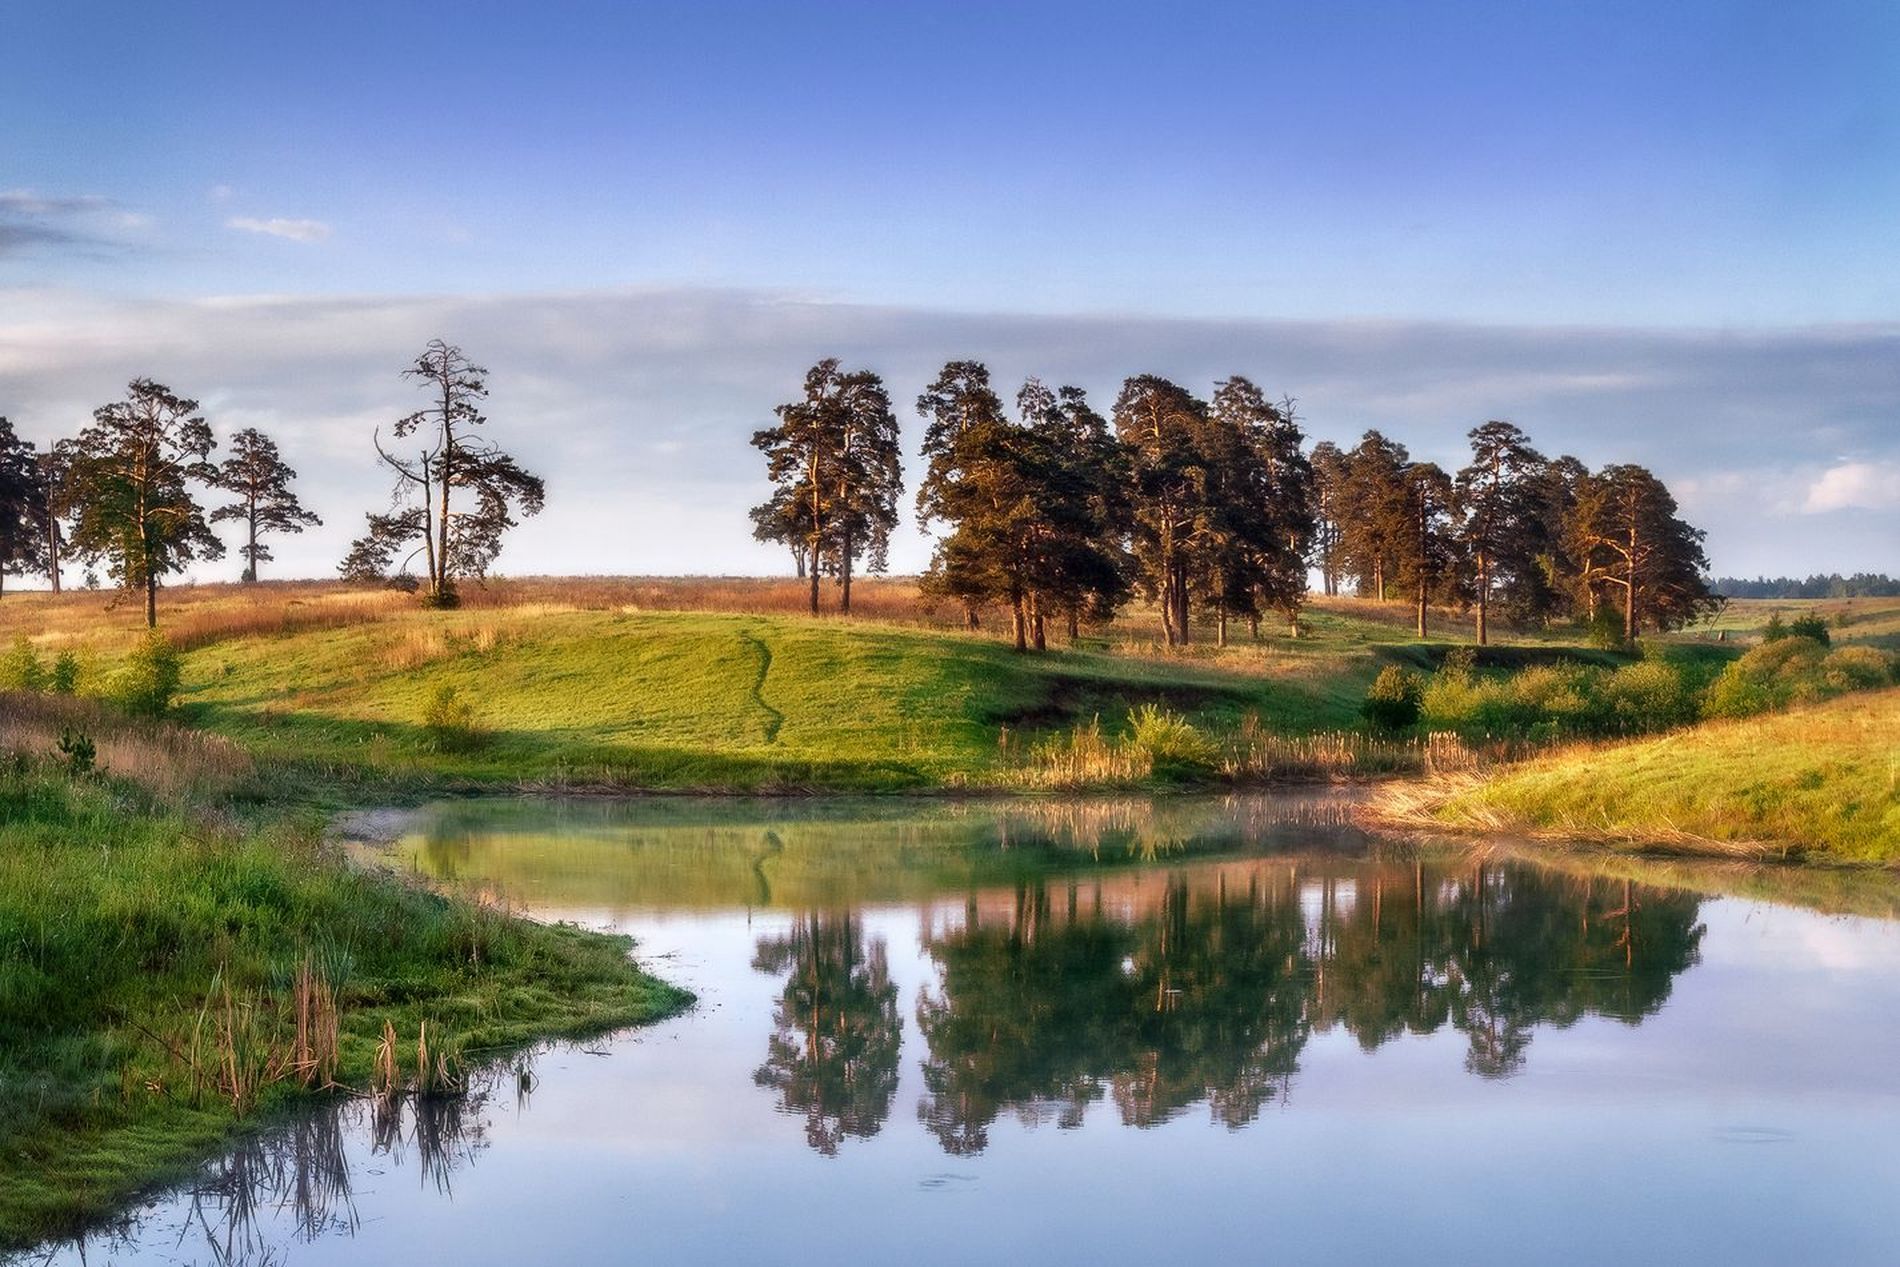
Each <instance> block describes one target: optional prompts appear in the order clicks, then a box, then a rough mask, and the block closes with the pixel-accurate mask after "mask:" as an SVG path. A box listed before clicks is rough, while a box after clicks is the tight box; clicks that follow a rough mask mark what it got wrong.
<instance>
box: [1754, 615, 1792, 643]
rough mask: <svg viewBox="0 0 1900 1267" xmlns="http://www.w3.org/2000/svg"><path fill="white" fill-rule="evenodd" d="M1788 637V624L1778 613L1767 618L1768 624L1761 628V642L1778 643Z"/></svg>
mask: <svg viewBox="0 0 1900 1267" xmlns="http://www.w3.org/2000/svg"><path fill="white" fill-rule="evenodd" d="M1787 636H1788V622H1787V621H1785V620H1783V619H1782V618H1781V613H1780V612H1775V613H1774V614H1773V615H1771V616H1769V617H1768V623H1767V624H1765V625H1763V626H1762V627H1761V640H1762V641H1763V642H1780V641H1781V640H1782V639H1783V638H1786V637H1787Z"/></svg>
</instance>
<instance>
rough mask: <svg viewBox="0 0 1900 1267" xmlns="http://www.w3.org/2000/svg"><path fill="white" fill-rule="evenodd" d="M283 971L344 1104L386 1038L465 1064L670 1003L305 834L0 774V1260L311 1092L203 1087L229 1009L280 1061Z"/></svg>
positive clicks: (517, 927) (117, 792)
mask: <svg viewBox="0 0 1900 1267" xmlns="http://www.w3.org/2000/svg"><path fill="white" fill-rule="evenodd" d="M306 957H309V958H310V959H311V961H313V962H315V963H318V964H321V965H324V966H325V968H326V971H327V973H328V976H329V979H330V981H331V984H333V985H334V986H335V987H336V997H337V1004H338V1015H339V1026H338V1033H337V1039H338V1043H337V1054H338V1062H337V1066H336V1079H337V1081H338V1082H340V1083H343V1084H347V1085H350V1086H355V1087H363V1086H367V1085H368V1083H369V1080H370V1075H371V1065H372V1061H373V1059H374V1057H375V1053H376V1049H377V1045H378V1041H379V1039H380V1036H381V1034H382V1030H383V1026H384V1024H385V1023H390V1024H393V1025H394V1026H395V1028H396V1031H397V1033H398V1035H399V1036H400V1037H401V1039H402V1041H403V1042H404V1044H405V1045H406V1049H412V1048H413V1046H414V1042H415V1039H416V1037H417V1034H418V1030H419V1027H420V1025H421V1024H422V1023H423V1022H424V1021H426V1022H428V1024H429V1025H430V1026H431V1032H432V1033H434V1034H437V1035H439V1036H440V1039H441V1041H444V1042H446V1043H448V1044H449V1045H450V1046H451V1047H453V1048H456V1049H459V1050H464V1051H470V1052H473V1051H476V1050H478V1049H488V1048H495V1047H501V1046H506V1045H510V1044H519V1043H523V1042H526V1041H529V1040H531V1039H535V1038H540V1037H544V1036H548V1035H552V1034H561V1033H569V1032H582V1031H592V1030H599V1029H603V1028H609V1027H614V1026H620V1025H627V1024H632V1023H634V1022H637V1021H641V1020H645V1019H648V1018H651V1017H653V1016H655V1015H657V1014H659V1013H661V1012H663V1011H665V1010H666V1009H668V1008H671V1007H673V1006H677V1004H678V1002H679V1001H680V999H681V996H680V995H679V994H678V993H677V992H675V991H673V990H671V989H670V988H668V987H666V986H664V985H661V984H660V983H658V982H656V981H655V980H653V979H652V978H650V977H648V976H646V975H645V974H643V973H642V972H640V971H639V969H638V968H636V967H635V966H634V965H633V963H632V961H631V960H630V959H629V958H628V957H627V944H626V941H625V939H623V938H616V937H608V936H603V935H597V934H592V933H585V932H582V931H580V930H577V929H572V928H560V927H548V926H542V925H538V924H532V923H527V922H524V921H519V920H515V919H512V918H509V917H508V916H507V915H505V914H502V913H500V912H497V911H493V910H490V909H486V908H483V907H480V906H477V905H475V904H473V903H471V902H468V901H464V900H460V899H452V898H447V897H443V896H440V895H437V894H434V893H430V892H427V891H424V890H421V889H418V888H415V887H412V886H409V885H407V884H404V883H402V882H400V881H398V880H396V879H394V878H392V877H391V876H389V875H387V874H384V873H372V872H366V871H362V870H357V869H353V868H351V867H349V866H347V865H345V864H344V862H343V860H342V859H341V858H340V857H339V856H337V854H336V853H335V851H334V850H333V849H331V848H329V847H326V846H325V845H324V844H323V842H322V838H321V834H320V830H319V822H318V821H317V819H316V817H315V816H314V815H304V816H298V815H290V816H282V815H278V816H273V817H272V819H271V820H270V821H265V822H256V823H242V822H232V821H215V820H209V819H206V818H204V817H202V816H193V815H191V814H189V813H188V812H187V811H186V810H185V809H183V808H182V807H181V806H180V805H177V804H168V803H164V802H162V801H159V800H157V799H155V798H152V797H150V796H148V795H146V794H145V793H144V792H143V791H142V790H141V789H140V788H138V787H136V786H134V785H131V784H127V783H121V782H115V781H107V780H100V779H80V780H73V779H69V778H67V777H66V776H65V775H64V774H63V773H60V772H57V771H55V770H52V769H50V768H44V767H42V768H34V767H30V766H27V767H22V766H21V765H19V764H18V763H16V764H14V765H13V766H11V767H10V768H8V769H7V770H5V771H4V772H0V1250H4V1249H5V1248H6V1247H8V1246H9V1245H22V1244H26V1243H30V1242H32V1241H34V1240H36V1239H40V1238H43V1237H46V1236H49V1235H59V1234H63V1233H67V1232H70V1231H72V1230H74V1229H76V1228H78V1227H81V1226H83V1225H84V1224H85V1223H86V1222H87V1221H88V1220H89V1219H93V1218H96V1217H99V1216H101V1215H102V1214H104V1213H106V1212H108V1211H110V1210H111V1209H113V1208H114V1207H115V1206H117V1205H119V1204H120V1203H122V1202H123V1201H124V1200H126V1199H127V1198H128V1197H129V1196H130V1195H132V1194H133V1193H134V1192H135V1191H137V1190H138V1189H139V1188H140V1187H142V1186H144V1185H146V1184H148V1183H151V1182H154V1181H156V1180H160V1179H164V1178H166V1177H170V1176H173V1175H177V1174H179V1173H180V1171H181V1168H182V1167H185V1166H188V1165H189V1164H190V1163H192V1162H193V1161H194V1160H195V1159H197V1158H198V1157H200V1156H202V1155H203V1153H204V1152H205V1151H207V1150H208V1149H211V1148H213V1147H215V1146H216V1145H217V1144H219V1143H220V1142H222V1141H223V1140H225V1139H227V1138H228V1137H229V1136H230V1135H231V1133H232V1132H233V1131H234V1130H238V1129H241V1128H243V1127H244V1126H245V1125H246V1124H248V1123H255V1122H257V1121H259V1120H261V1119H266V1118H268V1117H269V1116H271V1115H272V1114H273V1113H274V1112H276V1111H278V1110H281V1109H283V1108H285V1107H287V1106H288V1105H289V1104H290V1103H291V1102H292V1101H293V1100H295V1099H297V1098H299V1097H307V1096H309V1095H311V1094H322V1093H323V1092H322V1090H321V1088H306V1087H305V1086H304V1085H302V1084H301V1082H299V1081H298V1080H295V1079H290V1078H283V1079H281V1080H278V1081H275V1082H271V1081H270V1079H269V1077H268V1076H266V1075H260V1084H261V1085H260V1086H259V1088H258V1092H257V1094H256V1096H255V1097H254V1098H252V1099H250V1101H249V1102H247V1103H245V1104H243V1105H241V1106H240V1105H239V1104H237V1103H236V1102H235V1100H234V1098H233V1097H231V1096H230V1095H228V1094H226V1093H225V1092H223V1091H222V1090H220V1089H219V1088H218V1087H217V1086H216V1085H215V1078H214V1077H213V1076H212V1075H211V1073H210V1071H211V1070H212V1069H213V1067H214V1066H215V1064H216V1057H215V1055H214V1054H213V1053H214V1052H215V1051H216V1050H217V1043H216V1042H215V1040H214V1041H211V1042H209V1043H203V1040H205V1039H206V1038H207V1036H208V1034H209V1033H210V1032H212V1031H215V1029H216V1018H217V1017H218V1016H219V1015H220V1008H221V1006H222V1001H223V999H224V998H225V993H224V992H225V991H227V990H228V991H229V992H230V997H231V999H233V1000H234V1001H235V1002H236V1004H237V1005H238V1006H239V1007H240V1008H250V1009H253V1010H254V1015H255V1016H256V1017H257V1019H258V1038H259V1041H260V1043H266V1044H267V1043H270V1042H273V1041H274V1042H276V1043H277V1044H278V1045H279V1048H280V1049H281V1047H282V1044H283V1043H284V1042H285V1041H287V1040H286V1039H285V1038H284V1035H285V1034H286V1033H287V1032H288V1030H287V1028H286V1027H287V1026H288V1025H289V1023H290V1022H289V1017H288V1011H289V1008H290V1000H291V997H292V991H293V986H292V984H291V982H292V980H293V978H294V976H295V974H296V971H297V968H298V966H299V965H301V964H302V963H304V962H305V960H306ZM207 1008H209V1010H208V1011H207ZM207 1016H208V1017H209V1018H210V1023H209V1024H207V1021H206V1019H205V1018H206V1017H207ZM194 1035H195V1037H194ZM201 1043H202V1044H203V1045H200V1044H201ZM263 1051H264V1049H263V1047H258V1048H255V1049H254V1050H253V1053H252V1057H251V1059H252V1060H253V1062H254V1064H255V1065H256V1068H257V1069H261V1068H262V1065H263V1062H264V1061H265V1060H267V1059H268V1057H267V1056H266V1055H264V1054H263Z"/></svg>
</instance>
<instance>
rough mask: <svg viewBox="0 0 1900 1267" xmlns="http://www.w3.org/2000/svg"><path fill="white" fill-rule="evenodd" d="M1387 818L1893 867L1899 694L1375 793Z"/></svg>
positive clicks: (1899, 803)
mask: <svg viewBox="0 0 1900 1267" xmlns="http://www.w3.org/2000/svg"><path fill="white" fill-rule="evenodd" d="M1378 808H1379V810H1380V812H1381V813H1382V815H1383V816H1384V817H1385V818H1386V819H1387V820H1388V821H1398V822H1404V823H1408V824H1411V825H1415V826H1417V825H1424V826H1444V827H1452V828H1460V829H1466V830H1474V831H1485V832H1535V833H1540V834H1547V835H1552V836H1560V837H1566V838H1571V839H1584V840H1597V841H1605V842H1610V843H1615V844H1621V845H1629V846H1635V847H1641V848H1656V847H1664V848H1673V849H1680V850H1686V851H1695V852H1709V853H1729V854H1765V855H1772V856H1781V857H1799V858H1806V859H1809V860H1813V861H1829V862H1842V863H1879V864H1886V865H1892V864H1895V863H1900V690H1893V689H1889V690H1885V691H1875V692H1869V693H1865V694H1858V695H1849V696H1845V697H1842V698H1840V699H1835V700H1831V701H1829V702H1827V703H1824V704H1817V705H1813V706H1810V707H1804V708H1797V709H1795V710H1793V711H1790V712H1787V713H1778V714H1771V715H1768V716H1763V717H1755V718H1749V719H1745V720H1739V721H1717V722H1707V723H1704V724H1703V725H1701V726H1698V727H1695V728H1693V729H1690V730H1684V731H1679V732H1676V733H1673V734H1669V735H1665V736H1661V737H1658V738H1653V739H1645V740H1638V741H1634V742H1630V743H1624V744H1616V745H1608V746H1603V747H1590V748H1581V749H1575V750H1570V751H1566V752H1561V753H1556V754H1553V755H1550V756H1546V757H1542V758H1538V759H1535V760H1532V761H1528V762H1525V763H1524V764H1522V765H1519V766H1516V767H1513V768H1512V769H1510V770H1507V771H1502V772H1499V773H1496V774H1494V775H1492V776H1491V777H1489V778H1487V779H1484V780H1482V781H1478V780H1450V779H1447V780H1440V781H1437V782H1431V783H1426V784H1422V785H1412V786H1409V787H1404V788H1390V789H1386V790H1384V791H1383V792H1382V794H1381V796H1380V798H1379V802H1378Z"/></svg>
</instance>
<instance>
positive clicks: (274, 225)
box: [224, 216, 330, 242]
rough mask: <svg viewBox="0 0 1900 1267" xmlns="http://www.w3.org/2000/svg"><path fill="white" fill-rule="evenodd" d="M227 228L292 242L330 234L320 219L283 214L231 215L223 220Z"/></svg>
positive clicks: (318, 239)
mask: <svg viewBox="0 0 1900 1267" xmlns="http://www.w3.org/2000/svg"><path fill="white" fill-rule="evenodd" d="M224 227H225V228H227V229H240V230H242V231H243V232H245V233H262V234H266V235H268V236H270V237H273V238H287V239H289V240H290V241H292V242H322V241H324V240H326V239H327V238H328V237H329V236H330V226H329V225H327V224H325V223H324V222H323V221H321V220H296V219H291V218H288V217H285V216H272V217H271V218H270V219H268V220H260V219H258V218H256V217H255V216H232V217H231V218H230V219H229V220H226V221H225V222H224Z"/></svg>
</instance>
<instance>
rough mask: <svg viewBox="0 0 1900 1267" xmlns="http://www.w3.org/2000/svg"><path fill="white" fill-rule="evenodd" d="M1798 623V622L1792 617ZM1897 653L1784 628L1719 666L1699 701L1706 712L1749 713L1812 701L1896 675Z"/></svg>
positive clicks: (1714, 714) (1888, 680)
mask: <svg viewBox="0 0 1900 1267" xmlns="http://www.w3.org/2000/svg"><path fill="white" fill-rule="evenodd" d="M1796 623H1799V622H1796ZM1896 672H1900V657H1896V656H1894V655H1893V654H1892V653H1891V652H1887V651H1882V650H1880V649H1879V648H1877V647H1865V646H1861V647H1841V648H1840V649H1838V650H1833V651H1830V650H1829V649H1828V646H1827V644H1826V643H1824V642H1822V641H1820V640H1819V639H1817V638H1811V637H1807V636H1804V635H1796V634H1793V633H1790V634H1789V635H1788V636H1787V637H1783V638H1777V639H1775V640H1773V641H1771V642H1764V643H1762V644H1761V645H1760V646H1758V647H1756V648H1754V649H1753V650H1751V651H1749V652H1748V654H1746V655H1744V656H1743V657H1742V658H1741V659H1739V660H1736V661H1735V662H1734V663H1732V664H1730V665H1729V666H1728V667H1727V668H1726V669H1724V670H1722V674H1721V676H1720V677H1718V678H1716V679H1715V682H1714V684H1713V685H1712V686H1710V687H1709V691H1708V694H1707V696H1706V697H1705V698H1704V699H1703V702H1702V712H1703V715H1704V716H1707V717H1751V716H1754V715H1755V714H1757V713H1765V712H1769V711H1772V710H1774V709H1780V708H1788V707H1791V706H1793V705H1796V704H1812V703H1817V702H1819V701H1821V700H1824V699H1830V698H1832V697H1834V696H1836V695H1840V694H1844V693H1845V692H1848V691H1861V690H1869V689H1872V688H1875V687H1879V686H1885V685H1887V684H1889V683H1891V682H1894V681H1896V680H1900V678H1896Z"/></svg>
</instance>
